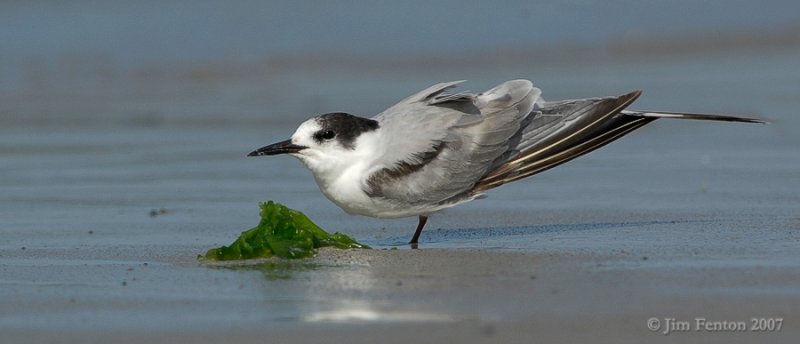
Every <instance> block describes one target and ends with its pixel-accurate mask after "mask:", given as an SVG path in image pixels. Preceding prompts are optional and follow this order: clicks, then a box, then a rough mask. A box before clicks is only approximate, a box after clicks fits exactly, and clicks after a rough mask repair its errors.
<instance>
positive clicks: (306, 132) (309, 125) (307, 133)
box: [292, 118, 322, 144]
mask: <svg viewBox="0 0 800 344" xmlns="http://www.w3.org/2000/svg"><path fill="white" fill-rule="evenodd" d="M320 129H322V126H321V125H320V124H319V122H318V121H317V119H316V118H311V119H309V120H307V121H305V122H303V123H302V124H300V126H299V127H297V130H295V132H294V134H293V135H292V142H294V143H295V144H301V143H308V142H310V141H312V137H313V136H314V133H316V132H318V131H319V130H320Z"/></svg>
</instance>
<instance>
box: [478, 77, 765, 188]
mask: <svg viewBox="0 0 800 344" xmlns="http://www.w3.org/2000/svg"><path fill="white" fill-rule="evenodd" d="M640 94H641V92H640V91H634V92H631V93H628V94H625V95H622V96H619V97H607V98H595V99H589V100H581V101H574V102H556V103H552V106H548V105H547V104H545V106H544V107H543V108H540V109H538V111H540V113H537V114H532V116H534V115H536V116H537V117H535V118H534V119H533V121H532V122H531V123H536V119H537V118H538V116H558V117H560V118H558V119H556V120H552V119H548V120H547V126H546V127H541V128H535V127H534V128H524V129H523V132H521V133H520V135H521V136H522V137H523V138H522V140H521V142H520V144H519V145H518V146H517V148H518V149H519V152H518V153H517V154H514V155H511V156H509V157H508V159H507V160H505V161H502V162H501V163H500V164H498V165H497V166H496V167H495V168H493V169H492V170H491V171H489V172H488V173H487V174H486V175H485V176H484V177H483V178H481V179H480V180H479V181H478V182H477V183H476V184H475V185H474V187H473V188H472V190H471V192H472V193H473V194H480V193H483V192H484V191H486V190H489V189H493V188H495V187H498V186H500V185H503V184H506V183H510V182H513V181H516V180H519V179H522V178H525V177H529V176H531V175H534V174H537V173H539V172H542V171H545V170H548V169H551V168H553V167H556V166H558V165H561V164H563V163H565V162H568V161H570V160H572V159H575V158H577V157H579V156H582V155H584V154H586V153H589V152H591V151H593V150H595V149H598V148H600V147H602V146H605V145H606V144H608V143H610V142H612V141H614V140H616V139H618V138H620V137H622V136H624V135H625V134H628V133H630V132H632V131H634V130H636V129H638V128H640V127H642V126H644V125H646V124H648V123H650V122H652V121H655V120H657V119H659V118H679V119H695V120H711V121H730V122H745V123H766V122H765V121H763V120H760V119H756V118H749V117H735V116H729V115H716V114H697V113H678V112H647V111H626V110H624V109H625V108H626V107H627V106H629V105H630V104H631V103H633V101H635V100H636V98H638V97H639V95H640ZM586 101H590V102H589V104H588V105H587V104H586ZM565 105H566V106H565ZM572 105H575V106H572ZM555 122H560V123H558V126H560V127H558V126H554V125H555V124H553V123H555ZM554 128H557V129H554Z"/></svg>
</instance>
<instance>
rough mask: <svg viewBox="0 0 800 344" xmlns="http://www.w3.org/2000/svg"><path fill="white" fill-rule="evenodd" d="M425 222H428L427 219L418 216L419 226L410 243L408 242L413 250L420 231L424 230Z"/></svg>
mask: <svg viewBox="0 0 800 344" xmlns="http://www.w3.org/2000/svg"><path fill="white" fill-rule="evenodd" d="M425 222H428V217H427V216H423V215H420V216H419V224H417V231H416V232H414V237H412V238H411V242H409V244H411V246H413V247H414V248H416V246H417V240H419V235H420V233H422V229H423V228H425Z"/></svg>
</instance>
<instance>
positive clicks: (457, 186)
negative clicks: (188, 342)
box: [248, 79, 766, 248]
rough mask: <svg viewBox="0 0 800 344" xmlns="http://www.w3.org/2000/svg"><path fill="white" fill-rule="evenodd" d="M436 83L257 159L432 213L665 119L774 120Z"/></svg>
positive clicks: (340, 118) (387, 212)
mask: <svg viewBox="0 0 800 344" xmlns="http://www.w3.org/2000/svg"><path fill="white" fill-rule="evenodd" d="M463 82H465V80H460V81H452V82H444V83H439V84H435V85H433V86H431V87H428V88H426V89H424V90H422V91H420V92H418V93H416V94H414V95H411V96H410V97H407V98H405V99H403V100H401V101H400V102H398V103H397V104H395V105H393V106H391V107H389V108H388V109H386V110H385V111H383V112H381V113H379V114H378V115H376V116H374V117H372V118H366V117H360V116H355V115H352V114H349V113H345V112H332V113H325V114H322V115H318V116H316V117H312V118H310V119H308V120H306V121H304V122H303V123H301V124H300V126H299V127H298V128H297V130H296V131H295V132H294V134H293V135H292V136H291V138H290V139H288V140H285V141H281V142H277V143H274V144H270V145H267V146H264V147H261V148H258V149H256V150H254V151H252V152H250V153H249V154H248V156H251V157H253V156H270V155H278V154H288V155H291V156H294V157H296V158H298V159H299V160H300V161H301V162H302V163H303V164H304V165H305V166H306V167H307V168H308V169H309V170H311V173H312V174H313V176H314V179H315V181H316V183H317V185H318V186H319V189H320V191H321V192H322V194H323V195H325V196H326V197H327V198H328V199H329V200H331V201H332V202H333V203H334V204H336V205H337V206H338V207H340V208H341V209H343V210H344V211H345V212H346V213H348V214H354V215H364V216H369V217H375V218H402V217H413V216H416V217H418V222H417V227H416V230H415V231H414V235H413V236H412V238H411V241H410V242H409V244H410V245H412V248H416V247H417V244H418V242H419V237H420V234H421V233H422V230H423V228H424V227H425V224H426V223H427V220H428V217H429V216H430V215H431V214H433V213H436V212H437V211H440V210H443V209H446V208H450V207H453V206H456V205H459V204H463V203H466V202H469V201H472V200H475V199H478V198H483V197H485V194H486V192H487V191H489V190H491V189H494V188H496V187H498V186H501V185H504V184H508V183H511V182H514V181H517V180H520V179H523V178H526V177H529V176H532V175H534V174H537V173H540V172H542V171H545V170H548V169H550V168H553V167H556V166H558V165H561V164H563V163H565V162H568V161H570V160H572V159H575V158H577V157H579V156H582V155H584V154H586V153H589V152H591V151H593V150H595V149H597V148H600V147H602V146H604V145H606V144H608V143H610V142H612V141H614V140H616V139H618V138H620V137H622V136H624V135H625V134H628V133H630V132H632V131H634V130H636V129H638V128H641V127H642V126H644V125H646V124H648V123H650V122H653V121H655V120H657V119H660V118H675V119H694V120H711V121H730V122H745V123H766V122H765V121H763V120H761V119H758V118H754V117H737V116H731V115H721V114H700V113H684V112H654V111H633V110H626V108H627V107H628V106H629V105H631V103H633V102H634V101H635V100H636V99H637V98H639V96H640V95H641V94H642V91H640V90H636V91H633V92H630V93H626V94H623V95H620V96H608V97H594V98H579V99H568V100H558V101H545V100H544V99H543V98H542V97H541V93H542V92H541V90H540V89H539V88H537V87H534V85H533V83H532V82H531V81H529V80H524V79H520V80H510V81H506V82H504V83H502V84H500V85H498V86H496V87H494V88H492V89H489V90H488V91H485V92H481V93H472V92H458V93H448V90H450V89H452V88H454V87H456V86H458V85H459V84H461V83H463Z"/></svg>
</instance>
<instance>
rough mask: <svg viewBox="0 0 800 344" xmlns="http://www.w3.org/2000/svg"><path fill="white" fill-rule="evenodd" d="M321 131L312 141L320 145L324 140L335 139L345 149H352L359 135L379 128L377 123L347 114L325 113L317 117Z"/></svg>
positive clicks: (315, 134)
mask: <svg viewBox="0 0 800 344" xmlns="http://www.w3.org/2000/svg"><path fill="white" fill-rule="evenodd" d="M317 123H319V125H320V127H321V129H320V130H319V131H317V132H316V133H314V140H316V141H317V142H320V143H322V142H323V141H325V140H332V139H335V140H337V141H339V143H341V145H342V146H344V147H346V148H350V149H353V148H354V146H353V144H354V142H355V141H356V138H358V136H359V135H361V134H363V133H365V132H369V131H373V130H376V129H378V128H380V125H379V124H378V121H376V120H373V119H369V118H363V117H358V116H353V115H351V114H349V113H344V112H334V113H326V114H324V115H321V116H319V117H317Z"/></svg>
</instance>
